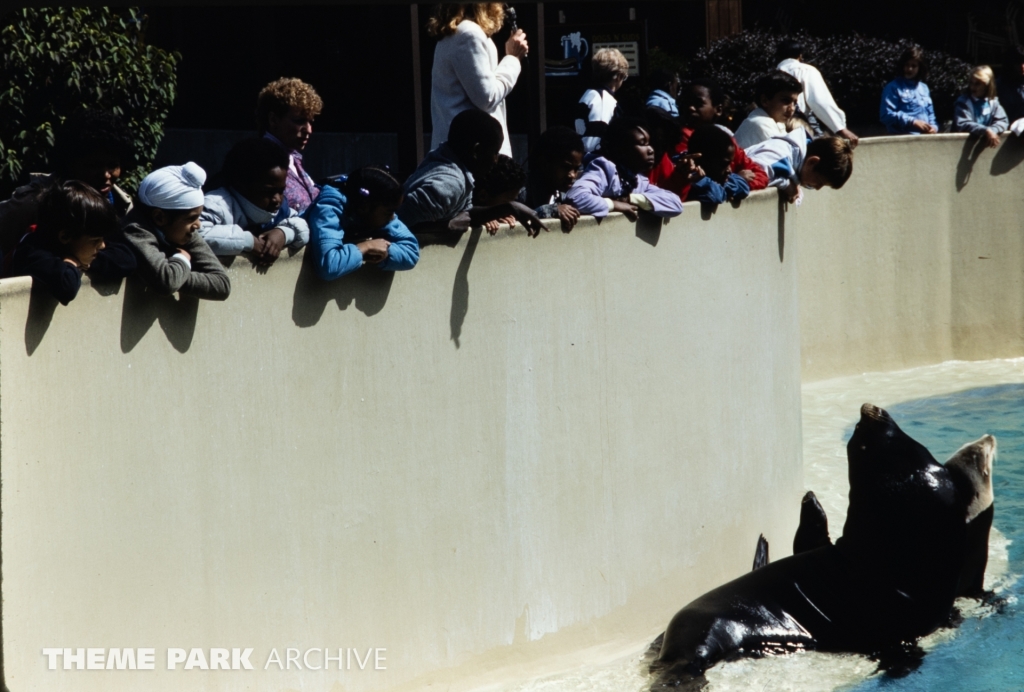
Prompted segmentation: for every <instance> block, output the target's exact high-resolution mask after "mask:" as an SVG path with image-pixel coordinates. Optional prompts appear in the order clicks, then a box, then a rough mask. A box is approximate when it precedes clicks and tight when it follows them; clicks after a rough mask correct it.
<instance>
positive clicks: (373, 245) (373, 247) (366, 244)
mask: <svg viewBox="0 0 1024 692" xmlns="http://www.w3.org/2000/svg"><path fill="white" fill-rule="evenodd" d="M356 247H357V248H358V249H359V252H361V253H363V261H364V262H366V263H367V264H380V263H381V262H383V261H384V260H386V259H387V258H388V248H389V247H391V243H389V242H388V241H386V240H384V239H383V238H371V239H370V240H364V241H363V242H361V243H357V244H356Z"/></svg>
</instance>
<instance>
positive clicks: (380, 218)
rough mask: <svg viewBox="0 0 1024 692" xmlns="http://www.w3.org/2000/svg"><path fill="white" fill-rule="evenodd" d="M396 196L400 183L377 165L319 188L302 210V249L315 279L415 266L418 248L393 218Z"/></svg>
mask: <svg viewBox="0 0 1024 692" xmlns="http://www.w3.org/2000/svg"><path fill="white" fill-rule="evenodd" d="M402 197H403V195H402V185H401V183H399V182H398V181H397V180H395V178H394V177H393V176H392V175H391V174H390V173H389V172H388V171H387V170H385V169H384V168H383V167H377V166H369V167H367V168H360V169H359V170H357V171H355V172H353V173H352V174H351V175H349V176H347V177H344V178H343V179H341V180H339V181H337V184H336V185H330V184H328V185H324V186H323V187H322V188H321V190H320V195H319V197H317V200H316V202H314V203H313V206H312V207H310V208H309V211H308V212H307V219H308V220H309V232H310V244H309V250H308V251H309V252H310V253H311V254H312V258H313V265H314V266H315V267H316V273H317V274H318V275H319V276H320V278H321V279H323V280H324V281H331V280H333V279H337V278H338V277H341V276H344V275H345V274H350V273H352V272H354V271H355V270H357V269H359V268H360V267H362V266H363V265H366V264H368V265H371V266H375V267H377V268H379V269H385V270H387V271H401V270H405V269H412V268H413V267H415V266H416V262H418V261H419V258H420V244H419V243H418V242H417V241H416V237H415V236H414V235H413V234H412V233H411V232H410V231H409V229H408V228H406V226H405V224H404V223H402V221H401V220H400V219H399V218H398V217H397V216H395V211H396V210H397V209H398V207H399V205H401V203H402Z"/></svg>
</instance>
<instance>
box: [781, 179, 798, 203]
mask: <svg viewBox="0 0 1024 692" xmlns="http://www.w3.org/2000/svg"><path fill="white" fill-rule="evenodd" d="M800 192H801V190H800V186H799V185H796V184H794V183H790V184H789V187H787V188H786V189H785V190H783V194H785V195H786V202H788V203H789V204H792V203H793V202H795V201H796V200H797V198H798V197H800Z"/></svg>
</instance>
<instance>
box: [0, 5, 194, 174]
mask: <svg viewBox="0 0 1024 692" xmlns="http://www.w3.org/2000/svg"><path fill="white" fill-rule="evenodd" d="M5 19H6V25H5V26H4V27H3V28H2V29H0V52H2V55H3V58H2V62H0V113H3V114H4V116H3V118H0V187H2V188H4V189H5V190H8V189H10V188H11V187H13V186H14V184H16V183H17V182H18V181H19V180H24V179H25V177H26V176H27V174H28V173H29V172H36V171H49V170H51V165H50V161H49V156H50V152H51V151H52V149H53V133H54V130H55V129H56V128H57V127H58V126H59V125H60V124H61V123H62V122H63V121H64V119H65V118H66V117H67V116H68V115H70V114H71V113H72V112H74V111H75V110H76V109H78V108H80V107H85V108H99V109H104V110H108V111H112V112H114V113H116V114H117V115H119V116H121V118H122V119H123V120H124V122H125V124H126V125H127V126H128V128H129V130H131V133H132V135H133V137H134V139H135V152H136V161H135V162H134V164H135V166H134V168H132V169H131V170H124V171H122V177H121V181H122V184H123V185H124V186H126V187H127V188H128V189H129V190H132V189H134V188H135V186H137V185H138V183H139V182H140V181H141V179H142V177H143V176H144V175H145V174H146V172H148V166H149V164H150V162H152V160H153V157H154V156H155V155H156V149H157V146H158V145H159V144H160V139H161V138H162V137H163V122H164V119H165V118H166V117H167V112H168V110H169V109H170V107H171V105H172V104H173V103H174V96H175V86H176V81H177V80H176V75H175V72H174V68H175V65H176V64H177V62H178V60H180V59H181V57H180V56H179V55H178V54H176V53H174V54H171V53H167V52H166V51H163V50H161V49H159V48H156V47H154V46H148V45H146V43H145V41H144V40H143V33H144V24H145V19H146V18H145V16H144V15H142V14H141V13H140V11H139V10H138V9H135V8H123V9H122V8H117V9H112V8H86V7H61V8H45V9H34V8H28V9H21V10H17V11H15V12H12V13H10V14H8V15H7V17H6V18H5Z"/></svg>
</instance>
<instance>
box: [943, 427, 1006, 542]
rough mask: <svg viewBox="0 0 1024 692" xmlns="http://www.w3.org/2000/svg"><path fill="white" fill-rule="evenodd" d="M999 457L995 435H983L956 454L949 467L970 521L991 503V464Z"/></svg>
mask: <svg viewBox="0 0 1024 692" xmlns="http://www.w3.org/2000/svg"><path fill="white" fill-rule="evenodd" d="M995 458H996V438H994V437H993V436H992V435H984V436H982V437H981V438H980V439H978V440H975V441H974V442H969V443H967V444H965V445H964V446H963V447H961V448H960V449H958V450H957V451H956V452H954V453H953V456H951V457H950V458H949V459H948V460H947V461H946V468H947V469H948V470H949V472H950V474H952V475H953V476H954V478H955V479H957V485H958V486H959V487H961V488H963V489H964V490H962V495H963V496H964V501H965V502H966V503H967V516H966V521H968V522H969V521H971V520H972V519H974V517H976V516H978V515H979V514H981V513H982V512H984V511H985V510H986V509H988V508H989V507H991V506H992V500H993V494H992V464H993V462H994V461H995Z"/></svg>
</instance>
